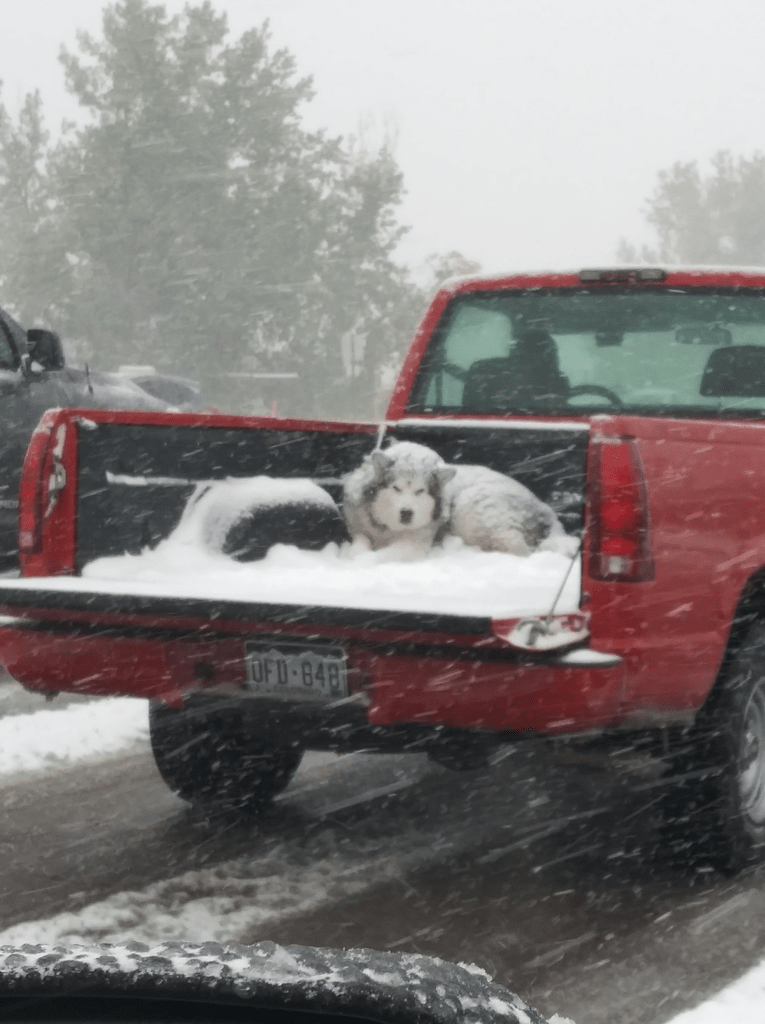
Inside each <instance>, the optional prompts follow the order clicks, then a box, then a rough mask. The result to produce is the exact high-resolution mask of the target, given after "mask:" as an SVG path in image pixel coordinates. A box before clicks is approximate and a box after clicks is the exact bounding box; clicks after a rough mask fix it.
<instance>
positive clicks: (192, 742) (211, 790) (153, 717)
mask: <svg viewBox="0 0 765 1024" xmlns="http://www.w3.org/2000/svg"><path fill="white" fill-rule="evenodd" d="M149 735H150V738H151V748H152V752H153V754H154V760H155V762H156V765H157V768H158V770H159V774H160V775H161V776H162V778H163V780H164V781H165V782H166V783H167V785H168V787H169V788H170V789H171V790H172V791H173V792H174V793H177V794H178V796H180V797H181V798H182V799H184V800H187V801H188V802H189V803H191V804H195V805H200V806H208V807H213V806H214V807H216V808H219V809H222V810H228V811H231V810H234V811H240V812H245V813H249V814H255V813H258V812H259V811H262V810H263V809H264V808H265V807H267V806H268V804H269V803H270V802H271V801H272V800H273V799H274V797H275V796H277V794H279V793H281V791H282V790H283V789H286V788H287V786H288V785H289V783H290V780H291V779H292V776H293V775H294V774H295V772H296V771H297V768H298V765H299V764H300V759H301V758H302V756H303V751H302V749H301V748H299V747H292V746H287V745H281V746H280V745H277V744H276V743H274V742H273V740H269V738H268V736H267V734H266V733H262V734H259V733H257V732H253V731H250V730H248V729H247V728H246V727H245V726H244V724H243V717H242V714H241V707H240V706H239V705H238V704H233V705H231V704H227V705H220V706H216V705H215V704H214V703H212V702H209V701H207V702H204V703H202V702H199V703H190V704H188V705H187V706H186V707H184V708H181V709H176V708H169V707H167V706H166V705H164V704H162V703H160V702H159V701H152V702H151V704H150V706H149Z"/></svg>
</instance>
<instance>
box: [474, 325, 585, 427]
mask: <svg viewBox="0 0 765 1024" xmlns="http://www.w3.org/2000/svg"><path fill="white" fill-rule="evenodd" d="M569 387H570V386H569V382H568V378H567V377H566V376H565V375H564V374H562V373H561V372H560V369H559V366H558V349H557V346H556V344H555V342H554V340H553V339H552V338H551V337H550V335H549V334H548V333H547V332H546V331H541V330H529V331H526V332H525V333H523V334H521V335H519V337H518V339H517V341H516V343H515V345H514V346H513V348H512V349H511V350H510V352H509V353H508V355H507V356H506V357H504V358H499V359H478V360H476V362H475V363H473V365H472V366H471V367H470V369H469V370H468V371H467V374H466V377H465V387H464V390H463V392H462V408H463V409H464V410H465V411H466V412H505V411H510V410H512V411H515V412H526V411H529V412H535V411H540V410H542V411H544V410H546V409H554V408H560V406H561V404H565V402H566V399H567V398H568V393H569Z"/></svg>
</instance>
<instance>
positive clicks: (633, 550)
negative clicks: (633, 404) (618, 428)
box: [588, 437, 654, 583]
mask: <svg viewBox="0 0 765 1024" xmlns="http://www.w3.org/2000/svg"><path fill="white" fill-rule="evenodd" d="M588 485H589V488H590V502H589V524H588V531H589V552H590V557H589V574H590V576H591V577H592V578H593V579H596V580H604V581H608V582H631V583H639V582H643V581H645V580H650V579H653V572H654V570H653V559H652V557H651V535H650V521H649V516H648V494H647V491H646V485H645V477H644V475H643V468H642V465H641V462H640V454H639V452H638V450H637V445H636V444H635V441H634V440H633V439H632V438H626V437H613V438H611V437H604V438H596V439H595V440H593V441H592V443H591V445H590V457H589V469H588Z"/></svg>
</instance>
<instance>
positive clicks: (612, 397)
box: [568, 384, 624, 409]
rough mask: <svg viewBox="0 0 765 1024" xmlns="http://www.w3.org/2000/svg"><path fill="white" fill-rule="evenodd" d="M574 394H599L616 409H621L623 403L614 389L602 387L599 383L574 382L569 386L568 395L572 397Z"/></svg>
mask: <svg viewBox="0 0 765 1024" xmlns="http://www.w3.org/2000/svg"><path fill="white" fill-rule="evenodd" d="M576 395H600V397H601V398H607V399H608V401H609V402H610V403H611V405H613V406H614V407H615V408H617V409H621V408H622V406H623V405H624V402H622V400H621V398H619V396H618V395H617V394H616V392H615V391H612V390H611V389H610V388H604V387H603V386H602V385H600V384H576V385H575V386H574V387H573V388H569V392H568V397H569V398H574V397H575V396H576Z"/></svg>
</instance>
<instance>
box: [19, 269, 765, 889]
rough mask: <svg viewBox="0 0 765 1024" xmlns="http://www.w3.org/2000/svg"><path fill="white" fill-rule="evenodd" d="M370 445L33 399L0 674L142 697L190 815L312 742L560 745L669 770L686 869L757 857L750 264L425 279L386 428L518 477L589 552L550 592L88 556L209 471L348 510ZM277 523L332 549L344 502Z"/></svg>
mask: <svg viewBox="0 0 765 1024" xmlns="http://www.w3.org/2000/svg"><path fill="white" fill-rule="evenodd" d="M382 432H383V429H382V428H381V427H380V426H379V425H378V424H371V423H370V424H347V423H346V424H344V423H330V422H307V421H292V420H268V419H244V418H239V417H225V416H216V415H192V414H188V415H185V414H184V415H178V414H174V415H165V414H153V413H127V412H108V411H91V410H81V411H77V410H58V411H53V412H50V413H47V414H46V415H45V417H44V418H43V420H42V422H41V424H40V426H39V428H38V430H37V432H36V434H35V435H34V437H33V439H32V442H31V444H30V447H29V451H28V454H27V459H26V463H25V467H24V473H23V478H22V483H21V492H20V522H19V547H20V550H21V553H22V578H21V579H5V580H3V581H0V613H2V615H4V616H5V618H4V619H3V620H2V627H1V628H0V660H2V662H3V664H4V665H5V666H6V668H7V670H8V671H9V672H10V674H11V675H13V676H14V677H15V678H16V679H18V680H19V681H20V682H21V683H22V684H23V685H24V686H26V687H28V688H30V689H34V690H39V691H77V692H79V693H90V694H111V695H132V696H142V697H146V698H149V699H150V700H151V702H152V704H151V715H150V719H151V738H152V744H153V749H154V753H155V757H156V760H157V765H158V767H159V770H160V772H161V774H162V775H163V777H164V779H165V780H166V781H167V783H168V784H169V785H170V786H171V787H172V788H173V789H174V790H175V791H176V792H179V793H180V794H181V795H182V796H183V797H184V798H186V799H188V800H190V801H196V802H202V803H205V802H217V803H219V804H220V803H222V804H229V805H232V804H233V805H236V806H239V807H247V808H250V809H255V810H256V809H257V808H259V807H262V806H263V805H264V804H265V803H267V802H268V800H269V799H271V798H272V797H273V796H274V795H275V794H276V793H277V792H279V790H281V789H283V788H284V787H285V786H286V785H287V784H288V782H289V779H290V777H291V775H292V774H293V772H294V771H295V769H296V767H297V765H298V763H299V761H300V758H301V755H302V753H303V751H304V750H306V749H330V750H354V749H361V748H363V749H367V750H369V749H375V750H380V751H386V750H390V751H395V750H404V749H405V750H422V751H426V752H427V753H428V754H429V755H430V756H431V757H432V758H434V759H435V760H437V761H439V762H441V763H443V764H446V765H448V766H450V767H453V768H470V767H474V766H477V765H479V764H481V763H484V762H485V760H486V758H487V756H488V755H489V754H490V753H491V752H492V751H493V750H494V749H495V748H496V747H497V746H498V745H499V744H501V743H506V742H511V741H516V740H518V739H520V738H522V737H526V736H530V735H536V736H547V737H561V738H566V737H568V738H577V739H578V740H581V741H583V742H584V741H592V742H593V743H599V744H601V745H607V744H609V743H611V742H615V743H617V744H619V745H621V746H624V745H626V744H632V745H634V746H636V747H637V748H639V749H643V750H645V751H647V752H649V753H653V754H655V755H657V756H660V757H662V758H663V760H664V763H665V764H666V780H667V785H666V786H665V787H662V792H663V797H662V798H661V799H660V800H659V803H660V804H661V806H662V808H663V811H664V815H665V819H666V823H667V824H666V827H667V830H668V832H669V834H670V835H671V836H672V837H673V839H672V841H673V842H674V843H675V844H676V845H677V844H679V846H680V847H681V848H687V850H688V851H689V855H690V852H691V851H694V855H696V853H699V852H700V853H702V854H703V856H704V857H705V858H707V859H708V860H710V861H711V862H713V863H715V864H716V865H718V866H720V867H722V868H726V869H728V870H737V869H740V868H741V867H742V866H744V865H745V864H747V863H750V862H751V861H753V860H755V859H757V858H759V857H761V856H762V854H763V852H765V672H764V671H763V666H764V665H765V660H764V659H763V657H762V656H761V648H763V647H764V646H765V511H764V510H765V270H762V271H757V270H708V269H707V270H704V269H680V268H667V269H661V268H653V267H644V268H635V269H624V268H619V269H608V270H582V271H580V272H572V273H541V274H530V273H527V274H520V275H513V276H498V277H480V278H479V277H473V278H469V279H461V280H457V281H454V282H451V283H447V284H446V285H445V286H444V287H443V288H442V289H441V291H439V293H438V294H437V295H436V297H435V299H434V300H433V302H432V304H431V306H430V308H429V310H428V311H427V313H426V315H425V318H424V319H423V321H422V324H421V326H420V328H419V330H418V332H417V334H416V337H415V339H414V342H413V344H412V346H411V348H410V350H409V353H408V355H407V357H406V359H405V362H404V365H403V368H402V370H401V373H400V376H399V379H398V382H397V384H396V387H395V390H394V392H393V396H392V398H391V401H390V405H389V408H388V413H387V420H386V423H385V424H384V432H385V434H386V435H387V436H388V437H390V438H393V439H394V440H407V441H415V442H420V443H423V444H426V445H428V446H429V447H431V448H433V449H435V450H436V451H437V452H438V453H439V454H440V455H441V456H442V457H443V458H444V459H445V460H447V462H449V463H453V464H460V463H463V464H480V465H484V466H488V467H490V468H492V469H494V470H499V471H501V472H503V473H506V474H510V475H512V476H513V477H515V478H516V479H517V480H519V481H521V482H522V483H523V484H525V485H526V486H527V487H529V488H530V489H531V490H532V491H533V492H534V493H535V494H536V495H537V496H538V497H539V498H540V499H542V500H543V501H544V502H546V503H547V504H549V505H550V506H551V507H552V508H553V509H554V510H555V511H556V513H557V515H558V517H559V519H560V520H561V522H562V523H563V525H564V527H565V529H566V530H567V532H568V533H569V534H571V535H573V536H579V537H581V538H582V543H581V548H580V551H579V553H578V554H577V556H576V557H575V558H574V560H573V562H571V563H570V566H569V570H568V571H567V573H566V574H565V575H566V576H567V579H564V578H563V576H562V577H561V579H560V587H558V585H557V583H556V584H555V585H554V586H553V587H552V588H551V589H550V591H549V594H548V595H547V598H546V599H545V601H544V602H543V604H542V605H540V604H539V602H537V604H536V605H535V606H534V607H529V608H518V607H515V609H514V611H512V613H509V612H508V611H507V608H508V607H509V606H508V605H507V603H506V602H504V603H503V600H504V599H502V600H501V599H500V597H499V596H498V595H495V594H494V593H493V592H492V593H490V594H486V595H484V596H482V597H481V600H480V601H479V600H477V599H475V597H474V596H473V597H470V596H467V597H466V598H465V603H464V606H463V607H460V606H459V605H457V606H455V605H454V603H453V602H452V603H451V604H450V603H448V602H446V603H445V601H444V600H442V595H441V594H435V593H434V594H433V595H432V601H431V603H430V604H428V601H425V602H423V601H422V600H420V602H419V603H416V604H415V605H411V604H409V605H407V604H406V602H404V603H403V604H401V605H399V604H398V603H397V602H396V601H395V600H391V601H388V602H387V603H386V601H385V600H382V599H380V600H371V599H370V601H369V602H368V604H367V605H365V604H364V601H361V602H359V601H358V600H355V601H353V602H350V601H348V602H343V601H342V600H338V598H337V596H335V598H334V599H330V598H326V599H317V598H316V594H315V591H314V590H311V591H310V593H309V591H308V590H306V592H305V594H304V596H301V594H300V593H299V588H298V592H297V593H293V595H292V597H291V598H290V599H284V598H280V599H275V598H274V596H273V592H271V591H268V590H267V589H266V590H263V591H261V590H259V589H258V587H257V586H255V584H253V589H252V592H251V594H250V593H249V592H248V594H247V595H246V596H243V595H242V592H241V588H239V589H236V590H233V589H232V590H231V591H228V590H226V587H225V585H221V584H220V581H219V585H218V587H217V589H216V588H215V587H208V588H206V587H205V584H204V580H203V579H191V578H190V577H189V575H188V574H187V576H186V577H184V582H183V584H182V585H181V584H178V585H177V586H174V585H173V582H172V580H170V581H169V582H168V580H167V579H165V580H164V581H163V580H160V581H157V580H152V579H150V578H147V577H140V576H138V575H136V574H135V573H133V574H132V575H130V576H129V577H128V576H126V577H125V579H122V580H120V579H119V578H115V576H114V573H112V574H111V576H109V574H108V573H107V574H106V575H104V574H103V573H101V574H100V575H99V574H98V573H94V572H93V571H91V568H89V567H92V566H93V565H94V564H96V563H98V564H101V565H103V564H106V563H104V561H103V560H104V559H107V560H108V559H113V560H116V561H115V562H112V563H109V564H122V563H120V562H119V560H120V559H122V560H123V562H124V560H125V559H126V558H129V556H133V557H134V558H138V559H140V558H141V557H144V556H142V555H141V552H152V551H153V550H157V549H158V546H160V545H161V544H162V543H163V542H164V540H165V539H166V538H167V537H168V535H170V534H171V533H172V531H173V530H174V528H175V527H176V526H177V525H178V523H179V521H180V519H181V517H182V516H183V514H184V509H185V508H186V507H187V506H188V503H189V499H190V498H191V497H192V496H193V495H194V494H195V493H198V489H199V488H200V486H204V485H206V484H207V483H209V482H210V481H222V480H228V479H231V478H253V477H258V476H266V477H271V478H279V479H281V480H284V479H293V480H294V479H299V480H303V481H312V482H313V484H318V485H319V486H321V487H322V488H323V489H324V490H325V491H327V492H328V493H329V494H330V495H331V497H332V498H333V499H334V501H335V502H339V501H340V500H341V481H342V478H343V476H344V474H346V473H348V472H349V471H351V470H352V469H354V468H355V467H356V466H358V465H359V463H360V462H361V460H362V459H363V457H364V456H365V455H367V454H368V453H369V452H371V451H372V449H373V448H374V447H375V446H376V445H378V444H379V443H380V439H381V434H382ZM266 512H267V514H264V515H262V516H261V518H260V520H259V521H258V523H257V524H256V525H257V529H256V530H255V535H254V537H250V538H249V539H248V542H247V544H246V545H245V547H246V553H245V554H244V555H241V552H240V556H239V557H240V558H243V559H244V560H249V561H250V562H251V563H256V562H257V561H258V560H259V559H260V560H261V561H262V559H263V556H264V555H265V554H266V552H267V551H269V549H270V548H271V545H273V544H275V543H282V544H292V545H296V546H297V547H298V548H301V547H303V548H308V549H314V550H317V549H318V548H320V547H322V545H324V544H326V543H327V542H328V541H331V540H336V541H341V540H342V539H343V538H342V536H341V533H339V532H338V531H341V530H342V526H341V525H340V526H338V523H340V524H341V520H340V519H339V518H338V519H337V521H336V520H334V519H332V517H331V516H329V517H325V518H324V519H323V520H321V522H319V524H318V526H317V520H316V519H315V518H314V517H313V516H311V517H309V518H310V521H308V520H307V519H306V517H305V516H304V515H303V516H301V514H299V509H298V510H297V511H296V509H290V508H287V507H285V506H278V505H277V506H275V507H273V508H271V509H270V511H268V510H266ZM493 557H500V556H493ZM501 557H507V558H509V559H512V557H513V556H501ZM516 561H517V560H516ZM131 564H133V563H131ZM508 564H509V563H508ZM272 575H273V574H272ZM572 580H573V584H572ZM579 580H580V581H581V582H580V583H579V582H578V581H579ZM572 585H573V586H574V587H575V600H574V602H573V606H572V605H571V602H570V593H569V604H568V605H565V603H564V604H561V602H560V595H561V593H562V592H563V590H564V589H565V587H566V586H568V588H569V592H570V589H571V586H572ZM471 593H472V592H471ZM484 598H485V599H484ZM493 602H495V603H493ZM269 673H270V675H269Z"/></svg>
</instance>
